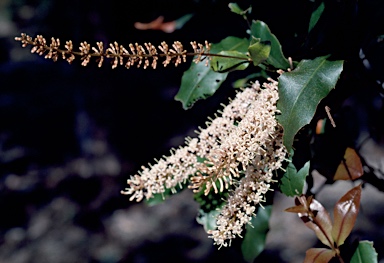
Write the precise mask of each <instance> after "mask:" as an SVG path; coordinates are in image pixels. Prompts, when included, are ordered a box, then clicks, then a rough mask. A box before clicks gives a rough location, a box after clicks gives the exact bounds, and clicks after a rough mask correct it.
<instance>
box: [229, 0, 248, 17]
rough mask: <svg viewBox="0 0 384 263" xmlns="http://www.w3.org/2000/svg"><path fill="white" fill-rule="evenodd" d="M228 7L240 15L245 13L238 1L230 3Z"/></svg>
mask: <svg viewBox="0 0 384 263" xmlns="http://www.w3.org/2000/svg"><path fill="white" fill-rule="evenodd" d="M228 7H229V9H230V10H231V11H232V12H233V13H235V14H238V15H243V14H244V10H243V9H241V8H240V6H239V5H238V4H237V3H229V4H228Z"/></svg>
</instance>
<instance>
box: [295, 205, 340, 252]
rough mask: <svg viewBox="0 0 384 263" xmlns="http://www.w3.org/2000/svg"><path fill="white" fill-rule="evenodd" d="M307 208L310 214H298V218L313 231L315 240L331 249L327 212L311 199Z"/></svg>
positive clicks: (330, 227) (330, 232)
mask: <svg viewBox="0 0 384 263" xmlns="http://www.w3.org/2000/svg"><path fill="white" fill-rule="evenodd" d="M309 208H310V211H311V213H310V214H299V216H300V218H301V219H302V220H303V222H304V223H305V225H306V226H307V227H309V228H310V229H312V230H313V231H315V234H316V236H317V238H318V239H319V240H320V241H321V242H322V243H323V244H324V245H326V246H328V247H331V248H332V247H333V239H332V221H331V217H330V215H329V213H328V211H327V210H325V208H324V206H323V205H322V204H321V203H320V202H319V201H317V200H316V199H312V202H311V204H310V205H309ZM308 218H309V221H308Z"/></svg>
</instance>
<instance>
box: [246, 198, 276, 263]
mask: <svg viewBox="0 0 384 263" xmlns="http://www.w3.org/2000/svg"><path fill="white" fill-rule="evenodd" d="M271 212H272V206H271V205H269V206H265V207H264V209H262V208H261V207H260V208H259V210H258V211H257V215H256V216H255V217H253V218H252V220H251V223H252V225H247V227H246V233H245V236H244V239H243V242H242V244H241V251H242V254H243V257H244V259H245V261H247V262H253V261H254V259H255V258H256V257H257V256H258V255H259V254H260V253H261V252H262V251H263V250H264V247H265V240H266V238H267V233H268V231H269V218H270V217H271Z"/></svg>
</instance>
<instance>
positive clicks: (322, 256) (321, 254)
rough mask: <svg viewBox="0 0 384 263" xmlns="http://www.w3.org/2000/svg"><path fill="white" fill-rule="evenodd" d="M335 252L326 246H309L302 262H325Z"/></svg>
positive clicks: (334, 254)
mask: <svg viewBox="0 0 384 263" xmlns="http://www.w3.org/2000/svg"><path fill="white" fill-rule="evenodd" d="M334 256H336V252H335V251H333V250H331V249H328V248H310V249H308V250H307V252H306V253H305V259H304V263H327V262H329V261H330V260H331V259H332V258H333V257H334Z"/></svg>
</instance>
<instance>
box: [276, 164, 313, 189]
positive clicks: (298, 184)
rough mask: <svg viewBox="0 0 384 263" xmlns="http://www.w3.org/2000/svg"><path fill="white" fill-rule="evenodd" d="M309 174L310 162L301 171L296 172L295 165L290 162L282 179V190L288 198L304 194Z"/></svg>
mask: <svg viewBox="0 0 384 263" xmlns="http://www.w3.org/2000/svg"><path fill="white" fill-rule="evenodd" d="M308 174H309V161H308V162H306V163H305V165H304V166H303V167H302V168H301V169H300V171H297V170H296V167H295V165H294V164H293V163H292V162H290V163H289V164H288V166H287V168H286V172H285V174H284V175H283V177H282V178H281V185H280V190H281V192H282V193H283V194H285V195H286V196H295V195H300V194H302V193H303V188H304V183H305V178H306V177H307V175H308Z"/></svg>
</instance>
